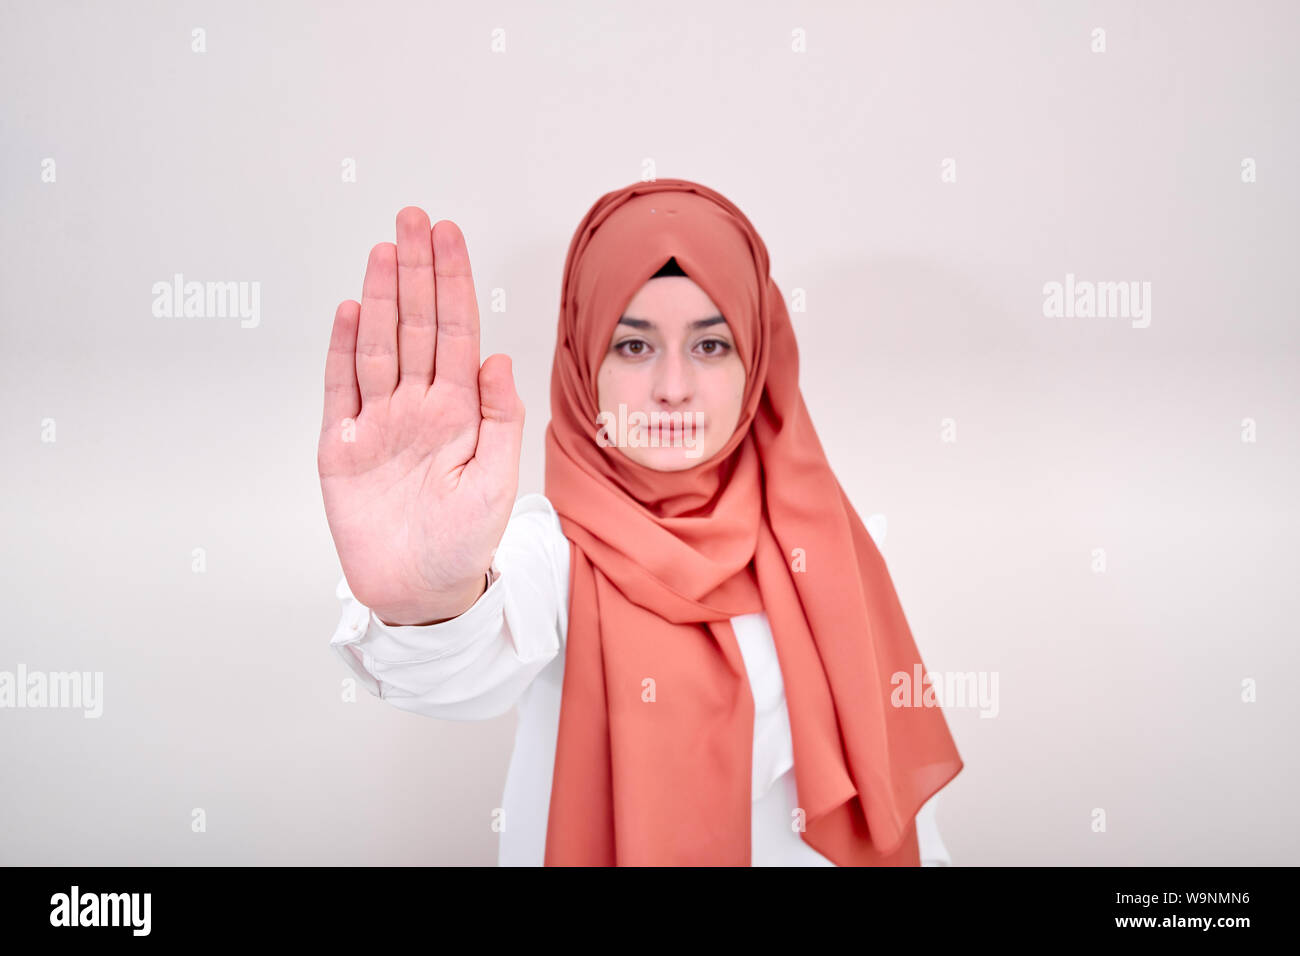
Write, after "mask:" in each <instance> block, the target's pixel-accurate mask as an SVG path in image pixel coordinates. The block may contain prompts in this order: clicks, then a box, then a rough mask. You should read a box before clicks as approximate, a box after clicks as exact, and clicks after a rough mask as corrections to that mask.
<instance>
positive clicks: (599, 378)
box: [596, 362, 632, 412]
mask: <svg viewBox="0 0 1300 956" xmlns="http://www.w3.org/2000/svg"><path fill="white" fill-rule="evenodd" d="M631 378H632V377H631V376H630V375H628V373H627V370H626V369H624V368H620V367H619V366H618V365H616V364H615V363H613V362H606V363H605V364H603V365H602V366H601V367H600V371H599V372H597V373H596V395H597V399H598V407H599V408H600V410H601V411H602V412H603V411H613V410H615V409H617V408H618V405H619V403H620V402H622V403H623V404H627V403H628V402H629V400H630V397H631V396H630V395H629V393H630V392H631V391H632V388H631Z"/></svg>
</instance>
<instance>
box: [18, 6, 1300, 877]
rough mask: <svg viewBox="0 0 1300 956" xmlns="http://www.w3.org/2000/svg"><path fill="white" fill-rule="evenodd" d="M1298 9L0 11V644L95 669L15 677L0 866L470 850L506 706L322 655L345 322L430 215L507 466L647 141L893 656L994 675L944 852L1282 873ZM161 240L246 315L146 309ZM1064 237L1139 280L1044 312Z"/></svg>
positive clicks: (967, 723)
mask: <svg viewBox="0 0 1300 956" xmlns="http://www.w3.org/2000/svg"><path fill="white" fill-rule="evenodd" d="M1298 28H1300V13H1298V12H1297V7H1296V6H1295V5H1294V4H1290V3H1281V2H1279V3H1227V2H1224V3H1176V2H1164V3H1142V4H1135V3H1127V2H1122V3H1121V2H1115V3H1092V2H1090V3H1048V2H1041V3H1039V2H1021V3H979V4H976V3H956V2H955V3H943V4H936V3H925V4H909V3H901V2H900V3H889V4H880V3H861V4H859V3H848V2H843V3H777V2H744V3H712V2H710V3H700V2H684V3H682V2H672V0H669V2H659V3H654V4H649V5H647V4H637V5H631V4H629V5H616V4H606V3H598V2H594V0H593V2H584V3H547V4H532V3H525V2H513V3H485V4H467V3H392V2H376V3H367V4H360V5H359V4H341V3H340V4H335V5H333V6H322V5H319V4H314V3H301V2H300V3H276V4H259V3H222V4H213V3H162V2H151V3H131V4H100V3H68V2H62V3H35V2H22V3H19V2H13V0H9V2H5V3H4V4H3V5H2V6H0V37H2V38H3V39H2V40H0V46H2V47H3V55H0V90H2V92H0V143H2V144H3V146H2V148H3V153H2V155H0V209H3V214H2V215H0V230H2V232H3V256H2V257H0V309H2V312H0V356H2V359H0V360H2V361H3V366H2V370H3V374H0V397H2V399H3V406H4V414H3V415H2V416H0V447H3V449H4V468H3V476H4V477H3V480H4V486H3V505H2V507H0V538H2V540H3V542H4V544H3V566H2V567H0V582H2V583H0V596H2V598H3V604H2V605H0V607H2V608H3V613H4V622H3V626H2V627H0V671H9V672H16V670H17V668H18V667H19V665H20V664H22V665H24V666H25V667H26V668H27V669H28V670H29V671H30V670H40V671H46V672H56V671H80V672H102V675H103V713H102V716H100V717H99V718H97V719H87V718H85V717H83V716H82V713H81V712H80V711H78V710H73V709H66V708H65V709H58V708H46V709H39V708H24V709H17V708H6V709H0V757H2V759H3V765H2V767H3V769H0V780H2V783H3V786H0V863H7V864H77V865H106V864H190V863H193V864H208V863H219V864H227V863H228V864H235V863H238V864H290V863H307V864H336V863H337V864H360V863H384V864H422V863H449V864H493V863H495V861H496V852H497V840H498V836H497V834H496V833H494V832H493V830H492V828H491V823H492V819H493V817H492V811H493V809H494V808H496V807H498V806H499V805H500V798H501V788H502V785H503V782H504V779H505V772H506V768H507V764H508V761H509V757H510V751H511V746H512V742H513V732H514V728H515V721H516V718H515V714H514V712H513V711H512V712H511V713H509V714H506V715H503V716H502V717H500V718H497V719H494V720H491V721H485V722H478V723H471V722H466V723H457V722H441V721H435V720H431V719H428V718H423V717H419V716H416V715H413V714H410V713H406V712H403V711H400V710H398V709H397V708H395V707H392V706H391V705H389V704H386V703H384V702H382V701H380V700H377V699H376V698H374V697H372V696H370V695H369V694H368V693H366V692H365V691H364V690H363V689H360V688H358V699H357V700H356V701H355V702H348V701H345V700H344V699H343V683H344V681H345V680H346V679H347V678H348V677H349V676H350V672H349V671H348V670H347V669H346V668H345V666H344V664H343V662H342V661H341V660H339V659H338V658H337V656H336V655H335V653H334V651H333V650H332V649H331V648H330V646H329V640H330V637H331V635H332V634H333V632H334V628H335V625H336V623H337V621H338V615H339V605H338V602H337V600H336V598H335V596H334V588H335V585H336V583H337V580H338V576H339V573H340V572H339V563H338V559H337V556H336V554H335V552H334V548H333V542H332V540H331V538H330V534H329V529H328V526H327V524H326V521H325V515H324V508H323V505H322V502H321V494H320V485H319V480H318V477H317V474H316V467H315V466H316V461H315V455H316V442H317V437H318V431H319V428H320V419H321V408H322V378H323V372H324V360H325V353H326V349H327V346H328V342H329V334H330V325H331V322H332V320H333V315H334V310H335V308H336V306H337V305H338V303H339V302H340V301H342V300H343V299H347V298H353V299H358V300H359V299H360V295H361V281H362V276H363V274H364V271H365V264H366V257H367V254H368V252H369V250H370V247H371V246H372V245H374V244H375V243H377V242H383V241H389V242H391V241H394V240H395V225H394V220H395V217H396V214H397V211H398V210H399V209H400V208H401V207H402V206H404V205H408V204H414V205H419V206H421V207H422V208H424V209H425V211H426V212H428V213H429V215H430V217H431V219H432V220H434V221H436V220H438V219H443V218H448V219H454V220H455V221H456V222H457V223H458V224H459V225H460V226H461V228H462V229H463V230H464V232H465V235H466V238H467V241H468V245H469V250H470V255H471V259H472V263H473V268H474V273H475V280H476V285H477V288H478V292H479V308H480V315H481V319H482V358H486V357H487V356H488V355H490V354H492V353H493V352H498V351H505V352H508V353H510V355H511V356H512V357H513V358H514V368H515V374H516V381H517V383H518V387H519V390H520V394H521V395H522V397H523V399H524V402H525V403H526V405H527V409H528V415H527V426H526V432H525V436H524V452H523V460H522V463H521V474H520V486H519V491H520V493H521V494H523V493H526V492H530V491H541V490H543V486H542V465H543V443H542V436H543V432H544V429H545V427H546V423H547V420H548V418H549V391H548V384H549V376H550V365H551V353H552V348H553V344H554V338H555V322H556V314H557V309H558V305H559V291H560V281H561V273H562V269H563V265H564V255H565V251H566V249H567V247H568V243H569V240H570V238H571V236H572V234H573V230H574V229H575V228H576V227H577V225H578V222H579V221H580V219H581V218H582V216H583V214H584V213H585V212H586V211H587V209H588V208H589V207H590V206H591V204H592V203H593V202H595V200H596V199H597V198H598V197H599V196H600V195H602V194H603V193H605V192H607V191H609V190H611V189H615V188H618V187H620V186H623V185H626V184H627V183H630V182H634V181H636V180H638V179H642V178H649V177H650V176H652V175H653V176H657V177H660V178H665V177H681V178H685V179H693V180H696V181H699V182H702V183H704V184H706V185H709V186H711V187H712V188H714V189H717V190H718V191H720V192H722V193H723V194H724V195H726V196H727V197H728V198H730V199H731V200H733V201H734V202H736V203H737V204H738V205H739V206H740V208H741V209H742V210H744V211H745V213H746V214H747V215H748V216H749V217H750V218H751V219H752V221H753V222H754V224H755V226H756V227H757V229H758V230H759V232H760V234H761V235H762V236H763V237H764V240H765V241H766V243H767V245H768V248H769V250H770V252H771V257H772V271H773V276H774V277H775V279H776V281H777V284H778V285H779V286H780V288H781V290H782V292H783V293H784V294H785V295H786V297H787V303H790V304H794V303H795V296H799V300H798V310H796V311H794V312H793V314H792V319H793V321H794V323H795V328H796V332H797V334H798V336H799V346H800V361H801V380H802V386H803V392H804V396H805V398H806V400H807V402H808V404H809V407H810V409H811V411H812V414H813V420H814V421H815V422H816V423H817V427H818V432H819V435H820V437H821V440H822V442H823V445H824V446H825V448H826V450H827V453H828V455H829V457H830V459H831V463H832V465H833V466H834V467H835V469H836V473H837V475H838V476H839V478H840V481H841V483H842V484H843V486H844V487H845V489H846V491H847V492H848V494H849V496H850V497H851V498H852V500H853V501H854V502H855V504H856V505H857V506H858V510H859V513H860V514H861V515H862V517H863V519H864V520H866V519H868V518H869V517H870V516H872V515H879V516H881V517H879V518H876V519H874V521H875V527H882V526H883V527H884V528H886V529H887V530H886V532H885V533H884V537H883V540H882V541H881V551H882V553H883V554H884V556H885V559H886V561H887V563H888V565H889V568H890V571H891V573H892V575H893V579H894V582H895V586H896V587H897V589H898V592H899V595H900V598H901V600H902V602H903V607H904V609H905V610H906V612H907V614H908V618H909V621H910V623H911V626H912V630H913V633H914V635H915V637H916V640H917V644H918V646H919V648H920V650H921V654H922V656H923V658H924V660H925V663H926V666H927V667H928V668H929V669H930V670H931V671H932V672H973V673H977V674H984V675H994V674H996V675H997V680H998V695H999V698H998V712H997V715H996V717H992V718H987V717H982V716H981V715H980V712H979V710H978V709H976V708H974V707H969V706H968V707H950V708H948V709H947V710H946V715H947V719H948V722H949V726H950V727H951V728H952V731H953V735H954V737H955V739H956V741H957V745H958V748H959V750H960V751H961V754H962V756H963V758H964V760H965V762H966V767H965V769H964V771H963V772H962V773H961V774H959V775H958V777H957V778H956V779H955V780H954V781H953V783H952V784H950V785H949V786H948V787H947V788H946V789H945V790H944V791H942V793H941V795H940V798H939V802H938V822H939V826H940V829H941V831H942V833H943V836H944V839H945V841H946V842H947V845H948V848H949V850H950V851H951V853H952V856H953V861H954V864H955V865H1002V864H1083V865H1093V864H1124V865H1130V864H1188V865H1190V864H1293V863H1295V861H1296V856H1295V855H1296V851H1297V849H1300V824H1298V823H1297V821H1296V815H1295V813H1294V806H1295V803H1296V798H1297V795H1298V794H1297V782H1298V780H1300V773H1298V771H1300V756H1298V753H1300V749H1298V748H1297V747H1296V745H1295V733H1296V729H1297V724H1298V721H1297V717H1300V699H1298V698H1297V695H1296V693H1295V689H1294V687H1293V686H1292V685H1291V684H1289V683H1288V681H1289V680H1290V679H1291V678H1292V677H1293V676H1294V675H1295V674H1296V673H1297V672H1300V653H1298V652H1297V641H1296V638H1297V632H1296V626H1295V623H1294V622H1295V620H1296V619H1297V617H1300V588H1297V586H1296V580H1297V576H1298V573H1300V560H1298V559H1297V556H1296V539H1297V531H1300V521H1298V520H1297V518H1298V512H1297V505H1296V489H1297V488H1298V487H1300V434H1298V431H1297V417H1296V416H1297V409H1298V408H1300V403H1298V402H1297V398H1300V394H1298V393H1300V325H1298V323H1297V319H1298V315H1297V297H1296V292H1295V276H1296V274H1297V269H1296V255H1297V252H1298V251H1300V249H1298V246H1300V243H1298V242H1297V225H1296V224H1297V213H1300V202H1298V200H1300V189H1298V188H1297V180H1298V175H1300V174H1298V172H1297V151H1298V147H1300V137H1298V136H1297V117H1298V116H1300V102H1297V100H1298V99H1300V96H1298V94H1297V91H1300V82H1297V80H1298V79H1300V77H1298V76H1297V73H1298V70H1297V59H1296V56H1295V51H1294V44H1295V37H1296V35H1297V30H1298ZM1099 29H1100V30H1103V31H1104V34H1098V33H1097V32H1096V31H1097V30H1099ZM196 30H200V31H202V33H201V34H196V33H195V31H196ZM1099 39H1101V40H1102V41H1103V42H1104V50H1099V49H1097V47H1098V41H1099ZM196 45H201V47H202V49H201V51H200V50H196ZM349 162H351V163H352V164H354V166H353V167H351V168H355V181H345V175H344V174H345V171H346V169H347V168H349V167H348V165H347V164H348V163H349ZM954 174H955V177H954ZM177 273H180V274H182V275H183V276H184V278H185V280H186V281H199V282H236V283H247V284H248V285H247V286H246V288H252V284H253V283H256V284H257V288H258V289H259V291H260V297H261V298H260V316H259V320H258V322H257V324H256V325H255V326H253V327H244V326H245V325H246V324H248V323H247V322H241V320H240V318H238V317H230V316H226V317H222V316H208V317H203V318H196V317H191V318H175V317H172V318H169V317H160V316H157V315H155V314H154V301H155V298H156V295H155V292H154V291H153V290H154V285H155V283H159V282H163V283H170V282H171V281H172V280H173V277H174V276H175V275H176V274H177ZM1067 276H1073V277H1074V280H1073V281H1075V282H1085V281H1086V282H1136V283H1138V284H1139V287H1140V286H1141V284H1142V283H1149V284H1150V286H1149V288H1150V290H1151V291H1150V300H1149V304H1150V307H1151V308H1150V313H1149V324H1146V325H1145V327H1143V326H1142V324H1141V323H1140V322H1138V321H1137V320H1136V319H1130V318H1127V317H1124V316H1119V317H1116V316H1106V317H1102V316H1093V317H1086V316H1077V315H1076V316H1074V317H1062V316H1051V315H1046V314H1045V311H1050V310H1045V302H1046V299H1047V296H1046V295H1045V293H1044V286H1045V285H1046V284H1047V283H1051V282H1060V283H1062V284H1064V283H1065V282H1066V281H1067ZM494 290H500V291H499V292H495V293H494ZM494 295H496V296H497V301H504V304H505V309H504V311H493V309H492V304H493V301H494V298H493V296H494ZM51 438H52V439H53V440H50V439H51ZM195 549H203V551H202V554H203V555H204V561H205V570H204V571H203V572H202V573H196V572H195V570H194V562H195V553H196V551H195ZM196 808H201V809H202V811H203V813H204V815H205V820H206V830H205V831H203V832H195V831H194V829H193V828H192V819H193V814H194V811H195V809H196ZM1098 810H1100V811H1103V812H1104V819H1105V828H1104V830H1100V829H1098V828H1097V827H1096V824H1095V821H1097V820H1099V819H1101V817H1100V816H1099V814H1098V813H1097V811H1098Z"/></svg>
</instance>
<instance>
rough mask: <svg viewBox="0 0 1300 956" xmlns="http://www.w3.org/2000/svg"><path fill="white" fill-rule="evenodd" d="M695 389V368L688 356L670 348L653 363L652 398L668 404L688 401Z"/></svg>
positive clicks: (674, 404) (672, 404) (675, 404)
mask: <svg viewBox="0 0 1300 956" xmlns="http://www.w3.org/2000/svg"><path fill="white" fill-rule="evenodd" d="M694 391H695V370H694V368H693V367H692V365H691V362H690V360H689V359H688V358H686V357H685V356H683V355H682V354H681V353H680V352H679V351H678V350H677V349H670V350H668V351H667V353H666V354H665V356H664V358H663V359H662V360H661V361H660V362H657V363H656V365H655V375H654V383H653V394H652V396H651V397H652V398H653V399H654V400H655V401H656V402H658V403H660V404H662V405H668V406H670V407H671V406H677V405H680V404H682V403H683V402H686V401H688V400H689V399H690V398H691V395H692V394H693V393H694Z"/></svg>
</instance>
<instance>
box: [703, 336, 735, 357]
mask: <svg viewBox="0 0 1300 956" xmlns="http://www.w3.org/2000/svg"><path fill="white" fill-rule="evenodd" d="M705 345H714V346H717V347H716V348H713V349H709V350H706V351H705V353H704V354H705V355H726V354H727V352H729V351H730V350H731V343H730V342H727V341H726V340H725V339H705V340H704V341H703V342H701V343H700V346H701V347H703V346H705Z"/></svg>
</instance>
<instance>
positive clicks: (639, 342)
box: [614, 339, 649, 357]
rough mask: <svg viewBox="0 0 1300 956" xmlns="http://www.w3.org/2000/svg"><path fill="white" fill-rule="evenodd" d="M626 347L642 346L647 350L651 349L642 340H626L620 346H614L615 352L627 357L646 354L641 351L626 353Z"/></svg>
mask: <svg viewBox="0 0 1300 956" xmlns="http://www.w3.org/2000/svg"><path fill="white" fill-rule="evenodd" d="M625 345H640V346H645V347H646V348H648V347H649V346H648V345H647V343H646V342H644V341H642V340H641V339H624V340H623V341H622V342H619V343H618V345H615V346H614V351H615V352H617V353H618V354H619V355H622V356H625V357H635V356H638V355H643V354H644V352H643V351H642V350H641V349H637V350H635V351H630V352H629V351H624V348H623V347H624V346H625Z"/></svg>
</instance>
